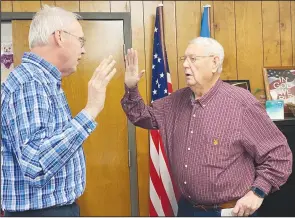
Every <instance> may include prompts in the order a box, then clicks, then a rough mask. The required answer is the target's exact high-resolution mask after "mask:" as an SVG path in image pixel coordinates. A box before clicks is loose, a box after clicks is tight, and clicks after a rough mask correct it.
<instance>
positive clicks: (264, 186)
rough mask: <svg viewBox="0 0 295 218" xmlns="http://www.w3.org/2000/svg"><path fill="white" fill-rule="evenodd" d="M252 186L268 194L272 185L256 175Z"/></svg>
mask: <svg viewBox="0 0 295 218" xmlns="http://www.w3.org/2000/svg"><path fill="white" fill-rule="evenodd" d="M252 186H253V187H257V188H259V189H261V190H262V191H263V192H264V193H265V194H269V192H270V190H271V188H272V185H271V184H270V183H269V182H267V181H266V180H265V179H264V178H263V177H261V176H258V177H257V178H256V179H255V181H254V183H253V185H252Z"/></svg>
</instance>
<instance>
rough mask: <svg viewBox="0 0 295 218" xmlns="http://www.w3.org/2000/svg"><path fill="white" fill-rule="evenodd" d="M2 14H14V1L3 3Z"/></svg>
mask: <svg viewBox="0 0 295 218" xmlns="http://www.w3.org/2000/svg"><path fill="white" fill-rule="evenodd" d="M1 12H12V1H1Z"/></svg>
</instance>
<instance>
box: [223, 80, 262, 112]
mask: <svg viewBox="0 0 295 218" xmlns="http://www.w3.org/2000/svg"><path fill="white" fill-rule="evenodd" d="M221 94H222V95H225V96H227V97H228V98H229V99H231V100H233V101H235V102H237V103H239V104H241V105H245V106H247V105H253V104H256V103H258V100H257V99H256V98H255V96H254V95H253V94H252V93H251V92H250V91H249V90H247V89H244V88H241V87H238V86H234V85H231V84H228V83H226V82H223V89H222V92H221Z"/></svg>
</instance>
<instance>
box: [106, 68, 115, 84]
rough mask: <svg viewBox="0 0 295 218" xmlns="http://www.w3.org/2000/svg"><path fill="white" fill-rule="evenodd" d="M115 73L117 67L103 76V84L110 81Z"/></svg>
mask: <svg viewBox="0 0 295 218" xmlns="http://www.w3.org/2000/svg"><path fill="white" fill-rule="evenodd" d="M116 73H117V69H116V68H114V69H113V70H112V71H111V72H110V73H109V75H107V77H106V78H105V82H106V83H105V85H107V84H108V83H109V82H110V81H111V79H112V78H113V76H114V75H115V74H116Z"/></svg>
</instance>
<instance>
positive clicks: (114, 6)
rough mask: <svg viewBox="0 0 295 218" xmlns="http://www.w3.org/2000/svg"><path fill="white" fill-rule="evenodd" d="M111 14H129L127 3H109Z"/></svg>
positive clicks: (128, 3) (128, 4)
mask: <svg viewBox="0 0 295 218" xmlns="http://www.w3.org/2000/svg"><path fill="white" fill-rule="evenodd" d="M110 4H111V12H130V2H129V1H110Z"/></svg>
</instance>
